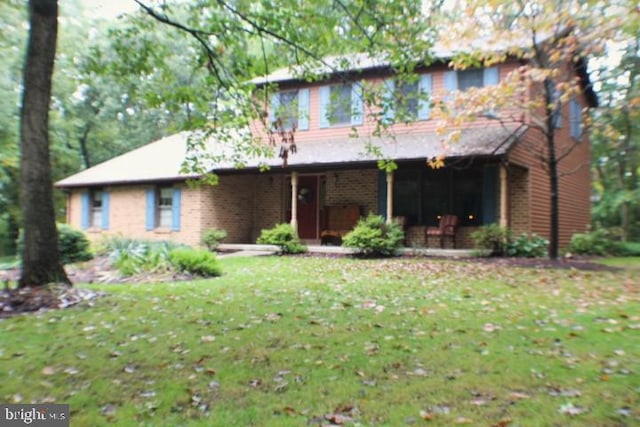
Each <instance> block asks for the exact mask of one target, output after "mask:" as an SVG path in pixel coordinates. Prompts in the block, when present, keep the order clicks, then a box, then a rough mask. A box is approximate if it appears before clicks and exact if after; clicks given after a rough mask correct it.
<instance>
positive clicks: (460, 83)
mask: <svg viewBox="0 0 640 427" xmlns="http://www.w3.org/2000/svg"><path fill="white" fill-rule="evenodd" d="M499 81H500V76H499V74H498V68H497V67H489V68H471V69H468V70H457V71H447V72H446V73H444V86H445V88H446V89H447V91H454V90H460V91H465V90H467V89H469V88H472V87H486V86H493V85H497V84H498V82H499Z"/></svg>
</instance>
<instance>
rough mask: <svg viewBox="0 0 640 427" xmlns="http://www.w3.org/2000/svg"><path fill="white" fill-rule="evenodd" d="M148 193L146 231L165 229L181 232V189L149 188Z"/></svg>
mask: <svg viewBox="0 0 640 427" xmlns="http://www.w3.org/2000/svg"><path fill="white" fill-rule="evenodd" d="M146 193H147V207H146V229H147V230H153V229H155V228H165V229H171V230H172V231H180V214H181V212H180V210H181V208H180V204H181V191H180V189H179V188H174V187H168V186H161V187H156V188H149V189H147V192H146Z"/></svg>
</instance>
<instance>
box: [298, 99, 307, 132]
mask: <svg viewBox="0 0 640 427" xmlns="http://www.w3.org/2000/svg"><path fill="white" fill-rule="evenodd" d="M298 130H309V89H300V90H299V91H298Z"/></svg>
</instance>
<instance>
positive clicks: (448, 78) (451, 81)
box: [444, 71, 458, 92]
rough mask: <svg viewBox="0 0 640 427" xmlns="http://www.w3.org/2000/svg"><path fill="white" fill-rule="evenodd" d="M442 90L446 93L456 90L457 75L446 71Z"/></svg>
mask: <svg viewBox="0 0 640 427" xmlns="http://www.w3.org/2000/svg"><path fill="white" fill-rule="evenodd" d="M444 88H445V89H446V90H447V92H453V91H454V90H458V74H457V73H456V72H455V71H446V72H445V73H444Z"/></svg>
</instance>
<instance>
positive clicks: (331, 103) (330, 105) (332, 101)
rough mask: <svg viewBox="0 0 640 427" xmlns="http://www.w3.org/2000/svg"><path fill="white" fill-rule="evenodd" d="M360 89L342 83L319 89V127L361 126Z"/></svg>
mask: <svg viewBox="0 0 640 427" xmlns="http://www.w3.org/2000/svg"><path fill="white" fill-rule="evenodd" d="M362 105H363V100H362V87H361V86H360V85H358V84H356V83H344V84H337V85H331V86H322V87H321V88H320V127H321V128H324V127H330V126H341V125H361V124H362V123H363V116H362Z"/></svg>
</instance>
